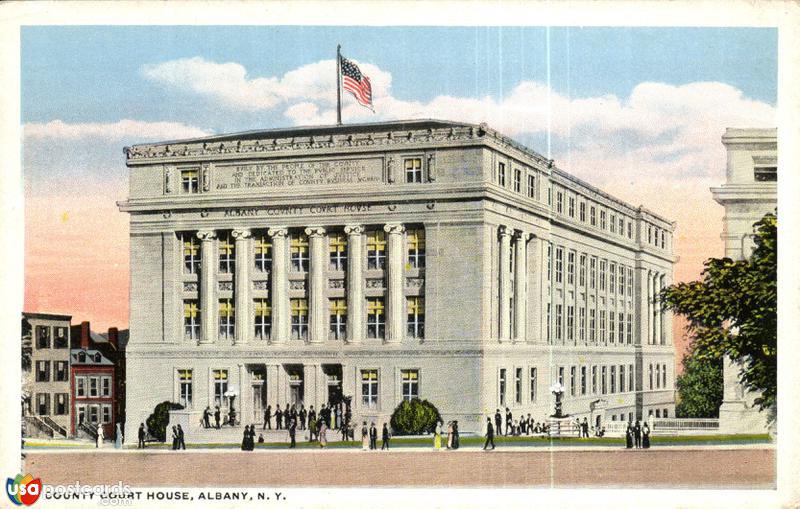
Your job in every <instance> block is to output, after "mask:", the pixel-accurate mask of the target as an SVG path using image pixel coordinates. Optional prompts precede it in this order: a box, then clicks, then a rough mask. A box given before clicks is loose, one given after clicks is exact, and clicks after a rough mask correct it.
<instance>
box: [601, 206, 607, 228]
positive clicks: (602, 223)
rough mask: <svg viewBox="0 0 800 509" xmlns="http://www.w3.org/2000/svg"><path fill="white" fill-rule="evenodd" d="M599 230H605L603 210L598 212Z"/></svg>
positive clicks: (604, 212)
mask: <svg viewBox="0 0 800 509" xmlns="http://www.w3.org/2000/svg"><path fill="white" fill-rule="evenodd" d="M600 229H601V230H605V229H606V211H605V210H601V211H600Z"/></svg>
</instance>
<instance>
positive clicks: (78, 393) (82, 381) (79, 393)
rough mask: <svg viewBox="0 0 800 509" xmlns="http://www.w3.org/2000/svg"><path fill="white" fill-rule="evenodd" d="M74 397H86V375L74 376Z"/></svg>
mask: <svg viewBox="0 0 800 509" xmlns="http://www.w3.org/2000/svg"><path fill="white" fill-rule="evenodd" d="M75 397H76V398H85V397H86V377H84V376H76V377H75Z"/></svg>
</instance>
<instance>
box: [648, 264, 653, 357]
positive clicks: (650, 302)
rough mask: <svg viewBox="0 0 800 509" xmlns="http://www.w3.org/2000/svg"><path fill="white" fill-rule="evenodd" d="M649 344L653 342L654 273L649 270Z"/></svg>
mask: <svg viewBox="0 0 800 509" xmlns="http://www.w3.org/2000/svg"><path fill="white" fill-rule="evenodd" d="M647 344H648V345H651V344H653V273H652V272H650V271H649V270H648V271H647Z"/></svg>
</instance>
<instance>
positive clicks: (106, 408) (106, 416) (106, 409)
mask: <svg viewBox="0 0 800 509" xmlns="http://www.w3.org/2000/svg"><path fill="white" fill-rule="evenodd" d="M101 408H102V410H103V424H109V423H111V405H102V406H101Z"/></svg>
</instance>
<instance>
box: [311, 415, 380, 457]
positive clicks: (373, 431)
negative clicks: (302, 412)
mask: <svg viewBox="0 0 800 509" xmlns="http://www.w3.org/2000/svg"><path fill="white" fill-rule="evenodd" d="M320 411H321V410H320ZM369 448H370V449H373V450H374V449H377V448H378V428H376V427H375V423H374V422H373V423H372V424H371V425H370V427H369Z"/></svg>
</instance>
